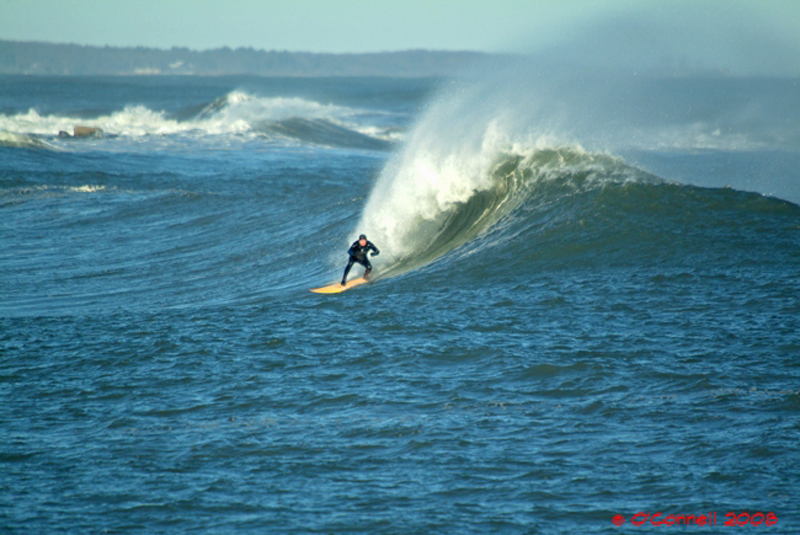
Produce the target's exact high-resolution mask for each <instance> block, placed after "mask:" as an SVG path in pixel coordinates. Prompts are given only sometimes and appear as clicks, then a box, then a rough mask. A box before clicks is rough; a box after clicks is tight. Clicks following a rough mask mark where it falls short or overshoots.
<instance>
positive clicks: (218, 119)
mask: <svg viewBox="0 0 800 535" xmlns="http://www.w3.org/2000/svg"><path fill="white" fill-rule="evenodd" d="M364 115H365V113H364V112H363V110H357V109H352V108H348V107H343V106H336V105H333V104H327V105H326V104H320V103H318V102H314V101H309V100H304V99H301V98H294V97H288V98H287V97H259V96H255V95H251V94H249V93H245V92H241V91H233V92H231V93H229V94H227V95H224V96H222V97H219V98H217V99H215V100H214V101H212V102H210V103H208V104H205V105H203V106H199V107H197V106H195V107H190V108H186V109H184V110H182V111H180V112H177V113H173V114H170V113H166V112H164V111H156V110H152V109H150V108H147V107H146V106H142V105H128V106H125V107H124V108H123V109H121V110H117V111H114V112H111V113H109V114H106V115H100V116H97V117H94V118H87V117H72V116H65V115H57V114H50V115H40V114H39V112H38V111H37V110H35V109H31V110H28V111H27V112H25V113H19V114H16V115H0V132H4V134H3V137H2V138H0V144H3V145H6V146H19V147H22V146H33V145H36V144H37V142H35V141H31V140H32V139H33V138H31V137H30V136H52V137H55V136H56V135H58V133H59V132H61V131H65V132H72V131H73V129H74V128H75V127H76V126H79V125H86V126H91V127H97V128H100V129H102V130H103V132H104V133H105V134H106V135H108V136H124V137H143V136H177V135H190V136H198V135H200V136H215V135H229V134H237V135H238V134H251V135H254V136H268V137H270V138H271V139H280V138H284V139H290V140H292V141H294V142H301V143H310V144H319V145H326V146H337V147H352V148H364V149H372V150H385V149H387V148H388V147H390V145H391V141H392V140H394V139H396V138H397V130H396V129H395V128H392V127H387V128H383V129H382V128H380V127H377V126H376V125H374V124H370V123H369V122H365V121H364V120H363V116H364ZM26 140H27V141H26ZM26 143H27V144H26Z"/></svg>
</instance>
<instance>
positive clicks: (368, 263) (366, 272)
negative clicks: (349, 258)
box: [361, 258, 372, 279]
mask: <svg viewBox="0 0 800 535" xmlns="http://www.w3.org/2000/svg"><path fill="white" fill-rule="evenodd" d="M361 265H363V266H364V267H365V268H367V270H366V271H364V278H365V279H366V278H367V277H368V276H369V273H370V272H371V271H372V264H371V263H370V261H369V260H367V259H366V258H365V259H364V261H363V262H361Z"/></svg>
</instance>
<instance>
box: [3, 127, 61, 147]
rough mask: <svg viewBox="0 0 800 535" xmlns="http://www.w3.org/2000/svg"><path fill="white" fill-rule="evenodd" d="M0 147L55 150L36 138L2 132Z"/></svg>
mask: <svg viewBox="0 0 800 535" xmlns="http://www.w3.org/2000/svg"><path fill="white" fill-rule="evenodd" d="M0 147H14V148H20V149H46V150H55V147H54V146H53V145H51V144H49V143H47V142H46V141H44V140H42V139H39V138H38V137H37V136H33V135H28V134H17V133H14V132H2V131H0Z"/></svg>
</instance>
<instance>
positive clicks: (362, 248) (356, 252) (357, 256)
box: [342, 234, 381, 286]
mask: <svg viewBox="0 0 800 535" xmlns="http://www.w3.org/2000/svg"><path fill="white" fill-rule="evenodd" d="M370 251H372V254H371V255H370V256H378V255H379V254H381V252H380V251H379V250H378V248H377V247H375V245H373V243H372V242H371V241H367V236H366V235H365V234H362V235H361V236H359V237H358V240H356V241H354V242H353V245H351V246H350V249H348V250H347V254H349V255H350V259H349V260H348V261H347V267H346V268H344V275H342V286H344V285H345V284H346V283H347V274H348V273H350V268H351V267H353V264H354V263H356V262H358V263H359V264H361V265H362V266H364V267H365V268H367V270H366V271H365V272H364V278H365V279H366V278H367V276H368V275H369V272H370V271H372V264H371V263H370V261H369V259H368V258H367V253H369V252H370Z"/></svg>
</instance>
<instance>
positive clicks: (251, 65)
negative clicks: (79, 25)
mask: <svg viewBox="0 0 800 535" xmlns="http://www.w3.org/2000/svg"><path fill="white" fill-rule="evenodd" d="M511 57H513V55H511V54H489V53H484V52H473V51H437V50H405V51H398V52H374V53H358V54H355V53H354V54H326V53H313V52H287V51H275V50H271V51H266V50H256V49H253V48H236V49H231V48H228V47H225V48H217V49H211V50H200V51H198V50H191V49H189V48H179V47H173V48H171V49H168V50H166V49H159V48H146V47H109V46H105V47H98V46H83V45H75V44H59V43H46V42H33V41H6V40H0V74H27V75H66V76H81V75H84V76H98V75H104V76H137V75H138V76H141V75H153V76H163V75H196V76H224V75H257V76H298V77H304V76H309V77H311V76H390V77H426V76H445V75H452V74H456V73H458V72H460V71H462V70H463V69H466V68H468V67H469V66H470V65H473V64H475V63H476V62H481V61H486V60H489V59H492V60H500V59H503V58H511Z"/></svg>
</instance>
